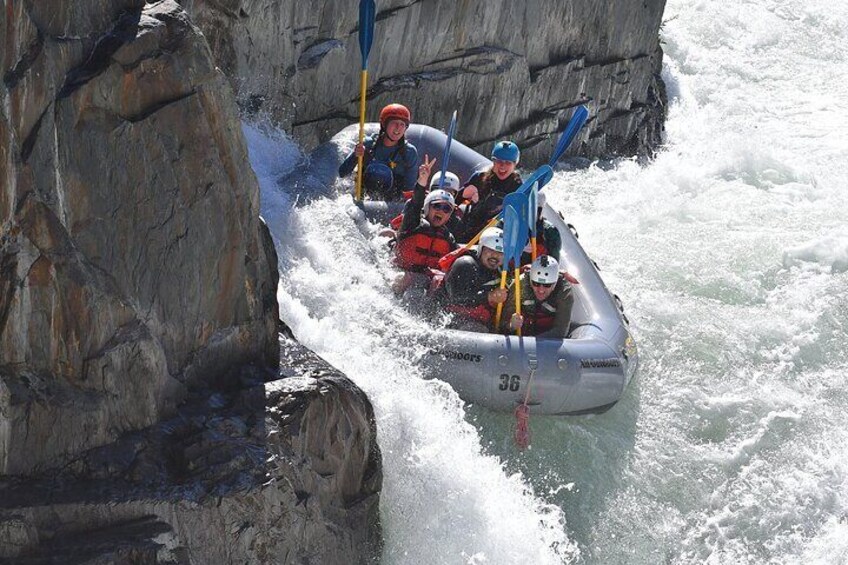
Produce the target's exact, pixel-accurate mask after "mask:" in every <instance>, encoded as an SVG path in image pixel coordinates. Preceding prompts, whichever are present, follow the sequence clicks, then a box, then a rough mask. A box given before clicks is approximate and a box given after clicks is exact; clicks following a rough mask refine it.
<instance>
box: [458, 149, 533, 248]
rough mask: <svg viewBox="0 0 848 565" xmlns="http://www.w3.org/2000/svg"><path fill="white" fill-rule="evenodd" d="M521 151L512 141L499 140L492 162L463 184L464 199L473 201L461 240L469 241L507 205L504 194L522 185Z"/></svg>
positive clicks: (466, 214)
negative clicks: (518, 168)
mask: <svg viewBox="0 0 848 565" xmlns="http://www.w3.org/2000/svg"><path fill="white" fill-rule="evenodd" d="M520 157H521V152H520V151H519V150H518V146H517V145H516V144H515V143H513V142H511V141H498V142H497V143H495V146H494V148H493V149H492V162H493V163H492V166H491V168H489V169H488V170H486V171H479V172H477V173H474V174H473V175H471V178H469V179H468V182H467V183H466V184H465V186H464V187H463V189H462V191H461V193H462V197H461V200H464V201H469V202H470V204H469V205H468V206H467V208H466V210H465V215H464V217H463V223H464V224H465V230H464V231H463V233H462V236H461V237H460V238H459V241H469V240H471V238H473V237H474V236H475V235H477V234H478V233H479V232H480V230H482V229H483V228H484V227H485V226H486V224H487V223H489V220H491V219H492V218H494V217H495V216H496V215H497V214H498V212H500V211H501V207H502V206H503V199H504V196H506V195H507V194H509V193H510V192H513V191H515V189H516V188H518V187H519V186H521V182H522V181H521V176H520V175H519V174H518V173H516V172H515V168H516V167H517V166H518V161H519V159H520Z"/></svg>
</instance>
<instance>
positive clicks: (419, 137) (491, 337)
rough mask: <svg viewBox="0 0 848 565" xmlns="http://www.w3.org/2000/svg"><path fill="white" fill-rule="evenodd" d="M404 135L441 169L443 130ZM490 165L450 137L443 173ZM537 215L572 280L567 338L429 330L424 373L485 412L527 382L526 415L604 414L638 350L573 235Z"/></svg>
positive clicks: (518, 393)
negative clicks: (558, 245)
mask: <svg viewBox="0 0 848 565" xmlns="http://www.w3.org/2000/svg"><path fill="white" fill-rule="evenodd" d="M356 127H357V126H351V127H349V128H346V129H345V130H343V131H342V132H340V136H344V137H345V138H348V139H349V136H350V132H351V130H353V131H356ZM378 128H379V125H378V124H368V129H367V130H366V131H368V132H369V133H370V132H376V131H377V130H378ZM406 137H407V140H408V141H409V142H411V143H412V144H413V145H415V147H416V148H417V149H418V154H419V155H420V156H422V157H423V155H424V154H428V155H430V157H433V156H437V158H438V159H439V160H440V162H439V163H437V164H436V168H437V169H439V170H440V169H441V159H442V153H443V151H444V146H445V141H446V135H445V134H444V133H442V132H441V131H439V130H437V129H435V128H432V127H429V126H424V125H418V124H413V125H411V126H410V128H409V130H408V131H407V134H406ZM490 166H491V161H490V160H489V159H487V158H485V157H483V156H482V155H480V154H479V153H477V152H475V151H474V150H472V149H470V148H469V147H466V146H465V145H463V144H462V143H460V142H458V141H457V140H454V141H453V142H452V144H451V156H450V162H449V166H448V170H449V171H451V172H453V173H455V174H456V175H457V176H458V177H459V178H460V180H461V181H462V182H465V181H466V180H467V179H468V177H470V176H471V175H472V174H473V173H474V172H476V171H480V170H484V169H486V168H488V167H490ZM363 207H364V209H365V212H366V215H367V216H368V217H369V219H371V220H372V221H378V222H387V221H388V219H390V218H391V217H393V216H394V215H396V214H397V213H399V212H400V210H401V208H402V203H386V202H378V201H366V202H364V203H363ZM543 217H544V218H545V219H546V220H547V221H549V222H550V223H551V224H552V225H554V226H555V227H556V228H557V229H558V230H559V232H560V235H561V236H562V249H561V251H560V264H561V265H562V266H563V268H565V269H566V270H567V271H568V272H569V273H570V274H571V275H573V276H574V277H575V278H576V279H577V280H578V281H579V284H577V285H574V288H573V292H574V309H573V311H572V323H571V332H570V334H569V337H568V338H567V339H547V338H538V339H537V338H534V337H519V336H504V335H499V334H483V333H475V332H467V331H460V330H441V331H439V332H436V333H434V334H433V336H432V344H431V347H430V353H429V354H428V355H427V356H426V357H425V358H424V359H423V365H424V366H425V367H426V369H427V370H426V373H427V376H428V377H431V378H439V379H442V380H445V381H447V382H448V383H450V384H451V385H452V386H453V387H454V388H455V389H456V390H457V392H458V393H459V395H460V396H461V397H462V398H463V399H464V400H466V401H467V402H470V403H475V404H480V405H483V406H486V407H488V408H490V409H493V410H502V411H510V410H513V409H514V408H515V407H516V406H517V405H518V404H520V403H522V402H524V399H525V397H526V395H527V389H528V385H529V388H530V394H529V401H528V405H529V406H530V410H531V412H532V413H536V414H551V415H574V414H587V413H600V412H604V411H606V410H608V409H609V408H611V407H612V406H613V405H614V404H615V403H616V402H617V401H618V400H619V399H620V398H621V395H622V393H623V392H624V389H625V388H626V386H627V384H628V383H629V382H630V380H631V379H632V377H633V375H634V374H635V372H636V369H637V367H638V363H639V358H638V352H637V350H636V346H635V344H634V342H633V339H632V337H631V336H630V332H629V330H628V328H627V325H628V322H627V321H626V318H625V316H624V315H623V311H622V308H621V306H620V302H619V301H618V300H617V298H616V297H614V295H612V294H611V293H610V292H609V290H608V289H607V288H606V285H605V284H604V282H603V280H602V279H601V276H600V274H599V273H598V270H597V267H596V266H595V264H594V262H593V261H592V260H591V259H590V258H589V256H588V255H587V254H586V251H585V250H584V249H583V247H582V246H581V245H580V243H579V242H578V241H577V237H576V233H575V232H574V231H573V230H572V229H571V227H570V226H569V225H568V224H567V223H566V222H565V220H564V219H563V217H562V215H561V214H559V213H557V212H556V211H555V210H554V209H553V208H551V206H550V205H546V206H545V209H544V210H543ZM532 366H535V370H534V371H533V378H532V381H531V379H530V374H531V367H532Z"/></svg>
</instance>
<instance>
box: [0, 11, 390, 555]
mask: <svg viewBox="0 0 848 565" xmlns="http://www.w3.org/2000/svg"><path fill="white" fill-rule="evenodd" d="M0 45H3V50H2V52H0V65H2V67H0V72H1V73H2V85H0V95H2V102H3V103H2V105H0V162H2V167H0V273H2V277H0V562H7V561H12V562H15V563H55V562H59V561H61V562H73V563H116V562H120V563H203V564H206V563H236V562H238V563H259V562H262V563H272V562H273V563H306V562H321V563H351V562H365V561H367V560H370V559H371V558H372V557H373V556H374V555H376V553H377V552H378V551H379V521H378V493H379V489H380V486H381V482H382V475H381V466H380V452H379V449H378V447H377V444H376V430H375V424H374V416H373V412H372V409H371V406H370V404H369V402H368V400H367V398H365V396H364V395H363V393H362V392H361V391H360V390H359V389H357V388H356V387H355V386H353V385H352V383H350V382H349V381H348V380H347V379H345V378H344V377H343V376H342V375H340V374H338V373H337V372H336V371H334V370H333V369H332V368H329V367H327V366H326V365H325V364H323V363H322V362H321V361H320V360H319V359H317V358H316V357H315V356H314V355H311V354H310V353H309V352H307V351H305V350H303V349H302V348H300V347H299V346H297V344H295V343H294V342H293V341H291V340H287V339H285V338H283V339H282V350H283V353H284V358H285V362H286V367H287V369H286V370H285V371H284V372H282V373H280V374H278V367H279V362H280V356H281V355H280V349H281V341H280V340H281V338H280V337H279V336H278V327H277V324H278V320H277V318H278V311H277V310H278V307H277V302H276V285H277V265H276V255H275V252H274V247H273V242H272V241H271V238H270V234H269V232H268V229H267V227H266V226H265V225H264V224H263V223H262V222H261V221H260V219H259V190H258V186H257V183H256V179H255V177H254V175H253V171H252V170H251V168H250V166H249V163H248V160H247V153H246V148H245V143H244V140H243V138H242V134H241V128H240V123H239V120H238V116H237V115H236V105H235V99H234V97H233V95H232V91H231V90H230V88H229V85H228V84H227V82H226V79H225V78H224V77H223V75H222V74H221V73H220V72H218V71H217V70H216V69H215V66H214V64H213V63H212V56H211V52H210V51H209V48H208V45H207V44H206V42H205V40H204V38H203V36H202V35H201V34H200V32H199V31H198V30H197V29H196V28H195V27H194V26H193V24H192V23H191V22H190V21H189V20H188V17H187V15H186V14H185V12H184V11H183V10H182V8H180V6H179V5H178V4H176V3H175V2H174V1H172V0H164V1H160V2H152V3H149V4H147V5H145V3H144V2H143V1H141V0H92V1H88V2H73V3H71V2H58V1H44V0H38V1H35V0H23V1H21V2H6V3H5V5H4V9H3V10H2V11H0ZM269 375H270V379H269ZM281 377H288V378H281ZM269 380H270V382H266V381H269ZM178 405H179V409H178V408H177V406H178Z"/></svg>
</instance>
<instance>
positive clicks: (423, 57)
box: [183, 0, 665, 164]
mask: <svg viewBox="0 0 848 565" xmlns="http://www.w3.org/2000/svg"><path fill="white" fill-rule="evenodd" d="M377 4H378V10H379V11H378V14H377V23H376V30H375V37H374V44H373V47H372V49H371V53H370V57H369V65H368V67H369V69H368V70H369V91H368V112H367V116H368V120H369V121H374V120H376V117H377V114H378V112H379V109H380V108H381V107H382V106H383V105H384V104H387V103H390V102H402V103H404V104H407V105H408V106H409V107H410V108H411V109H412V112H413V119H414V120H415V121H418V122H422V123H428V124H431V125H434V126H437V127H438V126H442V127H446V126H447V122H448V119H449V116H450V113H451V112H452V111H453V110H454V109H457V110H459V123H458V138H459V139H460V140H462V141H463V142H464V143H465V144H466V145H468V146H470V147H472V148H474V149H476V150H478V151H481V152H484V153H485V152H487V151H489V150H490V149H491V144H492V142H494V141H496V140H497V139H501V138H505V137H508V138H512V139H514V140H515V141H517V142H518V144H519V145H520V146H521V147H522V149H523V151H524V153H523V155H524V157H525V163H528V164H534V163H538V162H540V161H547V159H548V158H549V157H550V154H551V151H552V149H553V146H554V144H555V143H556V139H557V133H558V132H560V131H562V129H563V128H564V125H565V123H566V122H567V120H568V118H569V117H570V115H571V112H572V109H573V108H574V107H575V106H576V105H578V104H587V105H588V107H589V109H590V112H591V116H592V119H590V122H589V124H588V125H587V127H586V128H585V129H584V130H583V132H582V134H581V136H580V137H579V143H575V144H573V145H572V148H571V149H570V150H569V153H570V154H575V155H576V154H579V155H583V156H588V157H597V156H607V155H615V154H624V155H633V154H646V153H650V152H651V151H652V150H653V148H655V147H656V146H657V145H659V143H660V141H661V139H660V134H661V130H662V124H663V121H664V117H665V90H664V86H663V84H662V80H661V79H660V77H659V72H660V69H661V63H662V51H661V49H660V46H659V38H658V31H659V27H660V24H661V19H662V13H663V10H664V8H665V0H646V1H644V2H631V1H628V0H609V1H606V2H602V1H599V0H575V1H572V2H563V1H562V0H527V1H522V2H476V1H473V0H380V1H379V2H378V3H377ZM183 5H184V6H185V7H186V9H187V10H188V11H189V12H190V13H191V14H192V15H193V17H194V18H195V20H196V21H197V22H198V25H199V26H200V27H201V29H203V32H204V34H205V35H206V36H207V38H208V40H209V43H210V45H211V47H212V50H213V52H214V54H215V57H216V60H217V61H218V64H219V65H220V66H221V67H222V69H223V70H224V71H225V73H226V74H227V76H229V77H230V79H231V82H232V83H233V85H234V87H235V89H236V91H237V92H238V96H239V99H240V102H241V104H242V105H243V107H244V108H246V109H247V110H248V111H264V112H268V113H269V114H271V116H272V117H273V118H274V119H276V120H278V121H280V122H281V123H282V124H283V125H284V127H285V128H286V130H288V131H290V132H293V133H294V135H295V137H296V138H297V139H299V140H300V141H301V142H303V143H304V144H306V145H314V144H316V143H318V142H323V141H326V140H327V139H329V138H330V137H331V136H332V135H333V134H334V133H336V132H337V131H339V130H340V129H342V128H343V127H344V126H346V125H348V124H350V123H351V122H357V121H358V119H359V105H358V104H359V102H358V98H359V80H360V73H359V70H360V57H359V44H358V40H357V29H358V10H357V7H356V6H357V3H356V2H336V1H333V0H328V1H324V2H284V1H282V0H184V1H183Z"/></svg>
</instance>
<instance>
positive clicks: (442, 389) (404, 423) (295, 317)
mask: <svg viewBox="0 0 848 565" xmlns="http://www.w3.org/2000/svg"><path fill="white" fill-rule="evenodd" d="M245 129H246V130H248V131H250V132H251V136H250V137H249V141H250V147H251V159H252V160H253V161H254V167H255V168H257V169H259V170H266V167H267V171H266V172H267V174H262V175H260V184H261V187H262V199H263V203H262V209H263V213H268V216H269V218H271V221H269V225H270V227H271V231H272V233H273V234H274V237H275V239H276V241H277V246H278V249H279V250H280V251H281V253H280V265H279V267H280V286H279V290H278V301H279V303H280V315H281V317H282V319H283V320H284V321H286V322H287V323H288V324H289V325H290V327H291V328H292V329H293V331H294V333H295V335H296V336H297V337H298V339H299V340H300V341H301V342H302V343H304V344H305V345H307V346H308V347H310V348H312V349H313V350H315V351H317V352H318V353H319V354H321V355H322V356H323V357H324V358H326V359H327V360H328V361H330V362H331V363H332V364H334V365H335V366H336V367H338V368H340V369H341V370H342V371H344V372H345V373H346V374H347V375H348V376H350V377H351V378H352V379H353V380H354V381H355V382H356V383H357V384H358V385H359V386H360V387H362V388H363V389H364V390H365V391H366V393H367V394H368V396H369V398H370V399H371V401H372V403H373V404H374V409H375V413H376V416H377V427H378V436H379V442H380V445H381V448H382V451H383V463H384V485H383V492H382V497H381V515H382V525H383V528H384V535H385V538H386V539H385V542H386V545H385V549H384V560H385V561H386V562H389V563H425V562H428V563H455V562H457V563H458V562H477V563H483V562H485V563H516V562H532V563H560V562H562V561H563V560H570V559H572V558H574V557H575V556H576V555H577V550H576V548H575V547H574V545H573V544H572V543H571V542H570V541H569V540H568V538H567V535H566V533H565V523H564V516H563V514H562V511H561V510H560V509H559V508H557V507H555V506H551V505H548V504H546V503H545V502H543V501H542V500H541V499H539V498H538V497H536V496H535V495H534V494H533V491H532V489H531V488H530V487H529V485H528V484H527V482H526V480H525V479H524V478H523V477H522V476H521V475H519V474H507V473H506V472H505V469H504V465H503V463H502V462H501V461H500V460H499V459H497V458H496V457H493V456H489V455H486V454H485V452H484V449H483V447H482V445H481V442H480V437H479V435H478V433H477V430H476V429H475V428H474V427H473V426H471V425H469V424H468V423H467V422H466V420H465V411H464V405H463V403H462V402H461V401H460V400H459V398H458V397H457V396H456V394H455V392H454V391H453V390H452V389H451V388H450V387H449V386H447V385H446V384H444V383H442V382H440V381H427V380H424V379H423V378H422V376H421V375H420V374H419V372H418V370H417V368H416V366H415V364H414V359H415V358H416V356H417V355H420V354H423V353H424V352H425V351H426V347H425V346H423V345H415V344H416V343H422V341H421V339H420V335H421V333H422V331H426V328H423V326H422V323H421V321H420V320H419V319H417V318H415V317H413V316H410V315H409V314H407V313H406V312H405V311H403V309H402V308H400V306H399V304H398V302H397V300H396V299H395V298H394V296H393V295H392V293H391V292H390V291H389V289H388V286H387V284H386V280H387V279H388V278H389V277H390V276H391V275H392V274H393V271H392V270H391V268H390V267H388V265H389V261H388V250H387V248H386V247H385V246H384V245H382V244H381V243H380V240H373V239H372V236H373V234H374V233H375V231H376V230H377V227H376V226H371V225H367V224H364V223H363V222H364V220H363V218H362V217H361V214H358V213H357V212H358V209H357V208H356V207H354V206H353V204H352V200H351V198H350V196H349V194H342V195H340V196H338V197H335V198H322V199H317V200H314V201H312V202H311V203H308V204H302V205H297V206H293V199H292V197H291V194H289V193H287V192H286V191H285V189H281V186H280V185H279V184H278V180H279V179H277V178H276V173H277V172H279V170H280V168H275V167H268V163H266V162H264V161H268V160H270V161H273V162H283V163H288V168H289V170H290V169H291V168H292V166H293V163H292V161H296V158H294V157H297V153H296V150H295V149H294V148H293V147H291V145H290V144H288V142H287V140H286V139H285V138H279V139H274V138H273V137H267V136H264V135H260V133H259V132H258V130H257V129H255V128H251V126H245ZM275 143H276V144H277V149H276V152H275V151H273V150H271V151H266V149H267V148H268V147H269V145H270V146H273V145H274V144H275ZM254 147H256V148H257V149H258V151H257V152H256V153H255V154H254V152H253V148H254ZM292 153H294V157H293V156H292ZM256 160H262V161H263V162H259V163H257V162H255V161H256ZM281 168H285V167H281ZM283 172H285V171H283ZM284 182H285V181H284ZM266 219H268V218H266ZM375 266H378V268H375Z"/></svg>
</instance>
